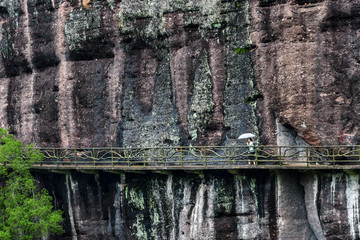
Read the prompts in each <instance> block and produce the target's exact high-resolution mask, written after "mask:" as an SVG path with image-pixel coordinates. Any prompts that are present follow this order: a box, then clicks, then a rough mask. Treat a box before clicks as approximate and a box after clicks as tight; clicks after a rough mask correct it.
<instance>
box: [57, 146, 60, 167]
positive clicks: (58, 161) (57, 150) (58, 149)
mask: <svg viewBox="0 0 360 240" xmlns="http://www.w3.org/2000/svg"><path fill="white" fill-rule="evenodd" d="M59 158H60V157H59V149H56V166H57V167H59V164H60V163H59Z"/></svg>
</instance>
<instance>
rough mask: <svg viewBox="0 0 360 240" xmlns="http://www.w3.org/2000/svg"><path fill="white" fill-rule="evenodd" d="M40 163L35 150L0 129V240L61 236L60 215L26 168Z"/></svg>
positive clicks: (44, 190)
mask: <svg viewBox="0 0 360 240" xmlns="http://www.w3.org/2000/svg"><path fill="white" fill-rule="evenodd" d="M42 159H43V155H42V154H41V153H40V152H39V150H38V149H36V148H34V146H33V145H32V144H31V145H24V144H23V143H22V142H21V141H19V140H16V139H15V137H14V136H13V135H11V134H9V133H8V131H7V130H6V129H1V128H0V239H4V240H6V239H33V238H41V237H44V236H47V235H48V234H49V233H53V234H61V233H63V229H62V227H61V223H62V211H60V210H53V206H52V198H51V196H49V194H48V192H47V191H46V189H40V188H39V187H37V185H36V180H35V179H34V177H33V176H32V175H31V173H30V167H31V166H32V165H33V164H34V163H35V162H39V161H41V160H42Z"/></svg>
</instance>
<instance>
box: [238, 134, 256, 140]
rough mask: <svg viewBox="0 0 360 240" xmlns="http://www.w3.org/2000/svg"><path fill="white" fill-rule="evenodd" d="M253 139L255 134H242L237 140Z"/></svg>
mask: <svg viewBox="0 0 360 240" xmlns="http://www.w3.org/2000/svg"><path fill="white" fill-rule="evenodd" d="M253 137H255V134H252V133H244V134H241V135H240V136H239V137H238V139H246V138H253Z"/></svg>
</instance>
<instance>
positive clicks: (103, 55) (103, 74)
mask: <svg viewBox="0 0 360 240" xmlns="http://www.w3.org/2000/svg"><path fill="white" fill-rule="evenodd" d="M0 7H1V11H0V12H1V19H0V20H1V21H0V26H1V29H2V35H1V53H2V55H1V56H2V58H1V63H0V64H1V74H0V78H1V79H2V81H1V83H0V86H1V88H0V89H1V93H2V94H1V100H0V101H1V109H0V126H1V127H8V128H10V129H11V132H12V133H14V134H15V135H17V136H18V137H20V138H21V139H22V140H23V141H25V142H31V141H33V142H36V143H37V144H38V145H39V146H62V147H69V146H127V147H129V146H137V147H138V146H159V145H165V146H169V145H182V144H185V145H188V144H201V145H222V144H227V145H229V144H230V145H233V144H236V141H235V140H236V137H237V136H238V135H239V134H240V133H242V132H248V131H251V132H256V131H257V129H256V118H255V105H253V104H251V103H248V102H246V101H245V99H246V98H247V97H248V96H247V95H248V93H249V92H252V90H253V87H254V86H253V80H254V74H253V70H252V69H253V68H252V62H251V56H250V53H248V52H247V53H243V54H238V53H236V49H238V48H240V47H242V46H246V45H247V44H249V32H248V26H249V14H248V12H249V11H248V10H249V9H248V7H249V5H248V3H247V1H239V2H233V1H222V2H219V1H215V0H212V1H208V0H207V1H205V0H204V1H185V2H179V1H140V2H139V1H138V2H137V1H114V0H113V1H110V0H109V1H88V2H85V1H56V0H54V1H49V0H41V1H33V0H21V1H20V0H15V1H10V2H9V1H0Z"/></svg>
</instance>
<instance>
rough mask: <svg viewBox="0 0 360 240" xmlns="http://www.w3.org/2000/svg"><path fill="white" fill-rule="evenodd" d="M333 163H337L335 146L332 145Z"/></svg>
mask: <svg viewBox="0 0 360 240" xmlns="http://www.w3.org/2000/svg"><path fill="white" fill-rule="evenodd" d="M332 155H333V165H335V148H334V147H332Z"/></svg>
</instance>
